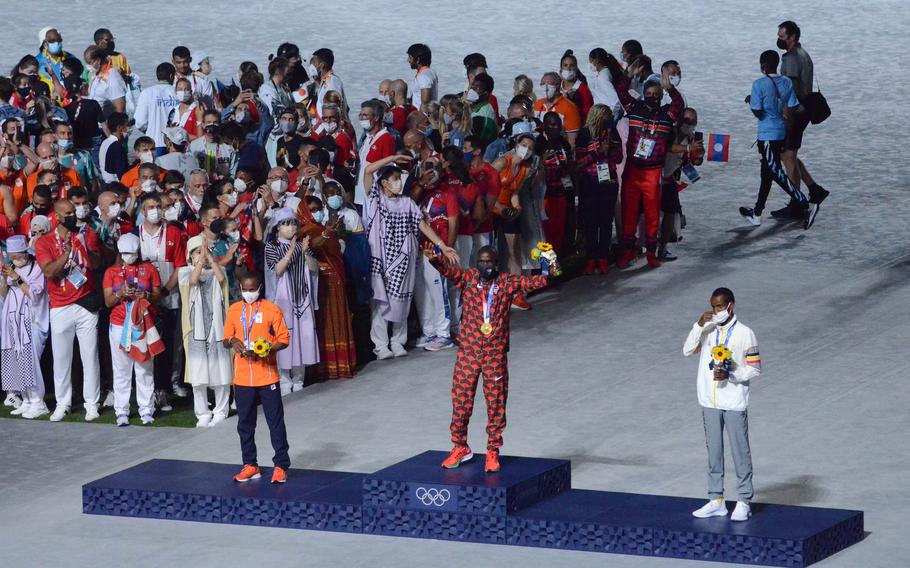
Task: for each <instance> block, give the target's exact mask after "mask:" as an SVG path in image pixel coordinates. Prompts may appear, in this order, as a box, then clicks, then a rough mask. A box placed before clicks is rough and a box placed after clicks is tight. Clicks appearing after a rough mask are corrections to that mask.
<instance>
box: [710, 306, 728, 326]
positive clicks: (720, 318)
mask: <svg viewBox="0 0 910 568" xmlns="http://www.w3.org/2000/svg"><path fill="white" fill-rule="evenodd" d="M729 308H730V306H727V307H726V308H724V309H723V310H722V311H720V312H717V313H716V314H714V317H713V318H711V323H714V324H717V325H720V324H722V323H724V322H725V321H727V318H729V317H730V310H729Z"/></svg>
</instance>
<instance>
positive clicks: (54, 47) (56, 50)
mask: <svg viewBox="0 0 910 568" xmlns="http://www.w3.org/2000/svg"><path fill="white" fill-rule="evenodd" d="M47 50H48V51H49V52H50V53H52V54H54V55H60V52H61V51H63V42H60V41H52V42H50V43H48V44H47Z"/></svg>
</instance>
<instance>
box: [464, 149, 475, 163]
mask: <svg viewBox="0 0 910 568" xmlns="http://www.w3.org/2000/svg"><path fill="white" fill-rule="evenodd" d="M473 159H474V154H473V153H472V152H468V153H466V154H465V155H464V163H466V164H467V165H469V166H470V165H471V160H473Z"/></svg>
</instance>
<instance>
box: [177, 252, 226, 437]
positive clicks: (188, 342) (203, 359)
mask: <svg viewBox="0 0 910 568" xmlns="http://www.w3.org/2000/svg"><path fill="white" fill-rule="evenodd" d="M210 246H211V245H210V243H208V242H206V239H205V236H204V235H197V236H195V237H193V238H192V239H190V240H189V241H188V242H187V245H186V251H187V263H188V265H187V266H184V267H182V268H180V270H179V272H178V273H177V281H178V283H179V286H180V304H181V319H182V323H183V348H184V350H185V352H186V372H185V374H184V380H185V381H186V382H187V383H189V384H190V385H192V387H193V407H194V411H195V413H196V419H197V422H196V427H197V428H202V427H205V426H214V425H215V424H218V423H219V422H221V421H223V420H224V419H225V418H227V415H228V401H229V399H230V394H231V382H232V381H233V379H234V373H233V366H232V363H231V358H232V354H231V351H230V350H228V349H225V348H224V347H223V346H222V344H221V342H222V340H223V339H224V315H225V313H226V312H227V308H228V281H227V275H226V274H225V273H224V270H223V269H222V268H221V266H220V265H219V264H218V263H217V262H216V261H215V260H214V259H213V258H212V253H211V250H210ZM208 389H212V390H213V391H215V408H214V411H213V410H212V409H211V408H209V398H208Z"/></svg>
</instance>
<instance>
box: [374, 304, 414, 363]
mask: <svg viewBox="0 0 910 568" xmlns="http://www.w3.org/2000/svg"><path fill="white" fill-rule="evenodd" d="M389 323H391V324H392V335H391V337H390V336H389ZM370 339H372V340H373V345H374V346H375V348H374V349H373V352H374V353H378V352H379V350H380V349H388V348H389V341H391V342H392V343H393V344H395V345H399V346H401V347H404V344H405V343H407V341H408V322H407V321H400V322H388V321H386V320H385V318H383V317H382V314H381V313H380V311H379V307H378V306H377V305H376V302H374V301H372V300H370Z"/></svg>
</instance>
